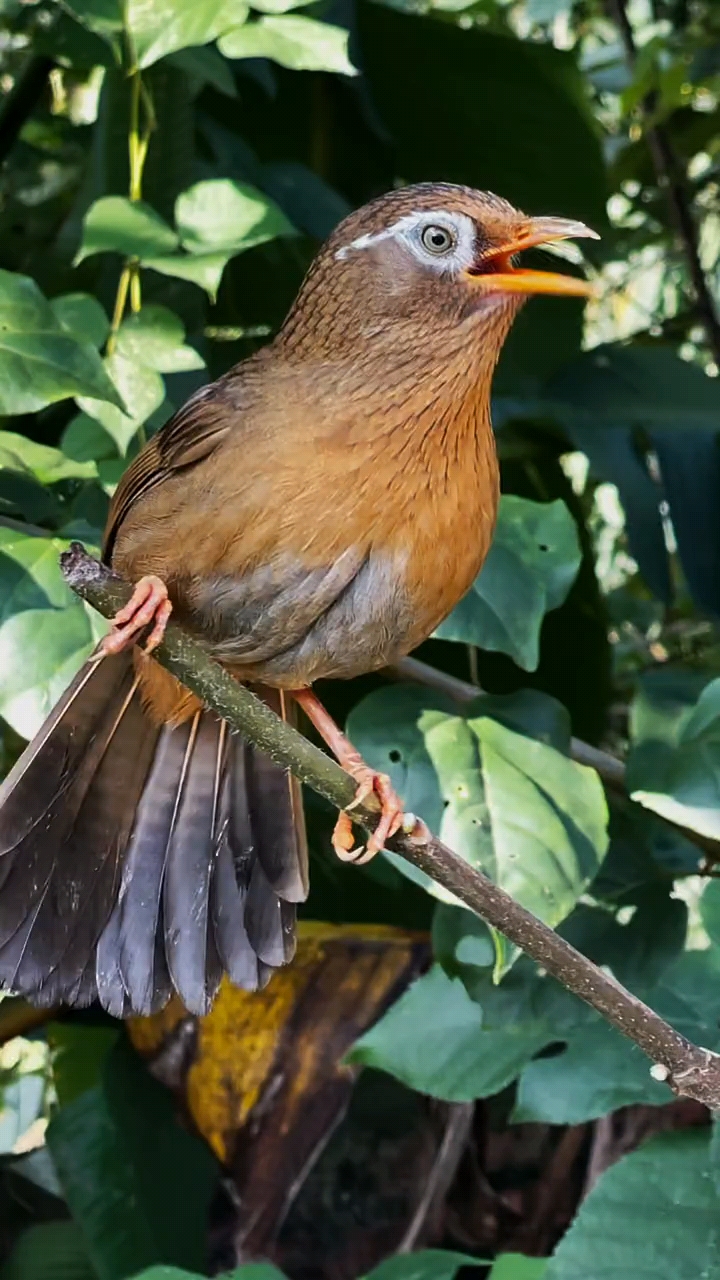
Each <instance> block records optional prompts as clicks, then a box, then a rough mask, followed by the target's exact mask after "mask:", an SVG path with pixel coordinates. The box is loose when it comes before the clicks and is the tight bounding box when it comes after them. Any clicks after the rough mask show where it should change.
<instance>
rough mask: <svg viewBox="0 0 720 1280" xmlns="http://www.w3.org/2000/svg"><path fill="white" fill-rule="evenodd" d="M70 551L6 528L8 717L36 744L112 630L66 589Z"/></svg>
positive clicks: (2, 689) (2, 630)
mask: <svg viewBox="0 0 720 1280" xmlns="http://www.w3.org/2000/svg"><path fill="white" fill-rule="evenodd" d="M66 546H67V544H66V543H65V542H62V541H61V540H60V539H58V538H40V537H28V536H27V535H26V534H23V533H19V532H16V531H15V530H13V529H4V528H0V715H2V716H3V717H4V718H5V719H6V720H7V721H8V723H9V724H10V725H12V727H13V729H14V730H15V731H16V733H19V734H20V735H21V736H22V737H25V738H31V737H32V736H33V734H34V733H36V732H37V730H38V729H39V728H40V725H41V724H42V722H43V720H45V718H46V717H47V716H48V715H49V714H50V712H51V710H52V708H53V706H54V705H55V703H56V702H57V700H58V698H59V697H60V695H61V693H62V692H63V690H64V689H65V688H66V686H67V685H68V683H69V682H70V680H71V679H72V677H73V676H74V674H75V672H76V671H77V669H78V667H79V666H80V664H81V662H83V661H84V659H85V658H86V657H87V656H88V654H89V653H90V650H91V649H92V648H93V646H94V644H95V643H96V642H97V640H98V639H99V638H100V636H101V635H103V634H104V631H105V629H106V628H105V623H104V622H103V621H102V619H99V617H98V615H97V614H94V613H91V611H90V610H88V609H86V607H85V606H84V605H83V604H82V602H81V601H80V600H78V598H77V596H76V595H75V594H74V592H72V591H71V590H70V588H69V587H68V586H66V585H65V582H64V580H63V577H62V574H61V573H60V568H59V563H58V562H59V556H60V552H61V551H64V550H65V549H66Z"/></svg>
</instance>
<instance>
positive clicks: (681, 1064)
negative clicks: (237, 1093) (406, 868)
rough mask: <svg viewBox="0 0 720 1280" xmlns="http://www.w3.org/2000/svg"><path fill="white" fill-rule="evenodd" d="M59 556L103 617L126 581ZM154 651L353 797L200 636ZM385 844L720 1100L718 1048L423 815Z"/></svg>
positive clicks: (267, 741)
mask: <svg viewBox="0 0 720 1280" xmlns="http://www.w3.org/2000/svg"><path fill="white" fill-rule="evenodd" d="M61 565H62V571H63V574H64V577H65V580H66V582H67V583H68V585H69V586H70V587H72V589H73V590H74V591H76V592H77V594H78V595H79V596H81V597H82V598H83V599H84V600H87V601H88V603H89V604H91V605H92V606H93V607H94V608H95V609H97V610H98V612H99V613H102V614H103V615H104V616H105V617H106V618H107V617H111V616H112V615H113V614H114V613H115V612H116V611H117V610H118V608H120V607H121V606H122V605H123V604H125V603H126V602H127V601H128V599H129V598H130V594H131V588H130V585H129V583H127V582H125V581H124V580H123V579H122V578H119V577H118V576H117V575H116V574H115V573H113V572H112V570H111V569H108V568H106V567H105V566H104V565H101V564H100V563H99V562H98V561H97V560H94V559H93V558H92V556H89V555H88V554H87V553H86V552H85V550H84V549H83V547H81V546H80V544H79V543H73V545H72V546H71V548H70V550H69V551H67V552H65V553H64V554H63V556H62V557H61ZM154 656H155V657H156V658H157V660H158V661H159V662H161V663H162V665H163V666H165V667H167V668H168V670H169V671H171V672H172V673H173V675H175V676H176V677H177V678H178V679H179V680H181V681H182V683H183V684H185V685H186V686H187V687H188V688H189V689H191V690H192V691H193V693H196V694H197V695H198V697H200V698H201V699H202V700H203V702H205V703H206V705H207V706H208V707H211V708H212V710H213V711H215V712H217V714H218V715H219V716H222V717H223V719H224V720H226V721H227V722H228V724H229V725H230V727H231V729H233V730H234V731H235V732H237V733H241V734H242V736H243V737H244V738H247V739H248V741H250V742H252V743H254V745H255V746H257V747H259V748H260V749H261V750H263V751H265V752H266V753H267V754H268V755H269V756H270V757H271V759H273V760H274V761H276V763H277V764H280V765H283V766H284V767H285V768H288V769H291V770H292V772H293V773H294V774H296V776H297V777H298V778H300V779H301V780H302V781H303V782H305V783H306V784H307V785H308V786H310V787H312V788H313V789H314V790H315V791H317V792H319V794H320V795H323V796H325V798H326V799H327V800H329V801H330V802H331V803H332V804H334V805H337V806H338V807H339V808H344V807H345V806H346V805H348V804H349V803H350V802H351V801H352V800H353V798H354V794H355V783H354V782H353V780H352V779H351V778H350V776H349V775H348V774H347V773H345V771H344V770H343V769H341V768H340V766H339V765H338V764H336V763H335V761H334V760H331V759H330V758H329V757H328V756H326V755H325V754H324V752H322V751H320V750H319V749H318V748H317V747H316V746H314V745H313V744H312V743H311V742H308V741H307V739H306V738H303V736H302V735H301V734H299V733H298V732H297V731H296V730H295V729H293V728H292V727H291V726H290V725H287V724H284V723H283V722H282V721H281V720H280V719H278V717H277V716H276V715H275V714H274V712H272V711H271V710H270V708H269V707H266V706H265V705H264V703H262V702H260V701H259V699H258V698H256V697H255V696H254V694H252V693H251V692H250V690H249V689H246V688H244V687H243V686H242V685H240V684H238V682H237V681H236V680H234V679H233V677H232V676H231V675H230V674H229V673H228V672H227V671H225V670H224V669H223V668H222V667H221V666H219V664H218V663H216V662H214V661H213V660H212V658H210V657H208V655H207V653H206V652H205V649H204V648H203V646H202V644H201V643H200V642H199V641H197V640H194V639H192V637H191V636H189V635H188V633H187V632H186V631H183V629H182V628H181V627H179V626H178V625H177V624H176V623H173V622H171V623H170V624H169V625H168V628H167V631H166V633H165V639H164V641H163V643H162V645H160V647H159V648H158V649H157V650H156V651H155V655H154ZM353 817H354V819H355V820H357V821H358V822H359V823H360V824H361V825H362V826H364V827H366V828H367V829H368V830H372V829H373V828H374V827H375V826H376V825H377V821H378V817H379V811H378V807H377V803H375V804H370V803H367V804H363V805H361V806H358V808H357V809H354V810H353ZM388 847H389V848H391V849H392V850H393V851H394V852H395V853H398V854H400V856H401V857H403V858H406V859H407V861H408V862H411V863H413V864H414V866H416V867H419V869H420V870H421V871H424V872H425V873H426V875H429V876H431V877H432V879H433V880H435V881H436V882H437V883H438V884H440V885H442V886H443V888H445V889H447V890H449V892H450V893H452V894H454V895H455V897H456V898H458V899H459V900H460V902H462V903H464V904H465V906H467V907H469V908H470V909H471V911H475V912H477V914H478V915H479V916H481V917H482V918H483V920H485V921H487V923H488V924H490V925H492V926H493V927H494V928H496V929H498V930H499V931H500V932H501V933H503V934H504V935H505V937H506V938H509V939H510V941H511V942H514V943H515V944H516V945H517V946H518V947H520V948H521V949H522V950H523V951H525V952H526V953H527V955H529V956H531V957H532V959H533V960H535V961H536V962H537V963H538V964H540V965H542V966H543V968H544V969H546V970H547V972H548V973H550V974H552V976H553V977H554V978H556V979H557V980H558V982H561V983H562V985H563V986H564V987H566V988H567V989H568V990H569V991H572V992H574V994H575V995H577V996H579V997H580V999H581V1000H584V1001H585V1002H586V1003H587V1004H589V1005H591V1006H592V1007H593V1008H594V1009H596V1010H597V1011H598V1013H600V1014H602V1016H603V1017H604V1018H606V1019H607V1020H608V1022H610V1023H612V1025H613V1026H615V1027H617V1029H618V1030H619V1031H621V1032H622V1033H623V1035H626V1036H628V1037H629V1039H631V1040H633V1041H634V1042H635V1044H637V1045H639V1047H640V1048H641V1049H642V1050H643V1051H644V1052H645V1053H646V1054H647V1055H648V1057H649V1058H650V1059H651V1060H652V1061H653V1062H654V1063H655V1064H656V1065H655V1067H654V1068H653V1072H654V1074H655V1075H656V1076H657V1077H658V1078H660V1079H666V1080H667V1082H668V1084H669V1085H670V1086H671V1088H672V1089H674V1091H675V1092H676V1093H679V1094H684V1095H685V1096H687V1097H690V1098H695V1099H696V1100H697V1101H698V1102H702V1103H705V1104H706V1105H707V1106H708V1107H711V1108H713V1109H716V1108H720V1055H718V1054H715V1053H712V1052H711V1051H710V1050H708V1049H703V1048H700V1047H699V1046H697V1045H694V1044H691V1042H690V1041H689V1040H686V1039H685V1037H684V1036H682V1035H680V1034H679V1032H677V1031H675V1030H674V1029H673V1028H672V1027H671V1026H670V1025H669V1024H668V1023H667V1022H665V1021H663V1019H662V1018H660V1017H658V1015H657V1014H656V1013H655V1012H654V1010H652V1009H651V1008H649V1006H648V1005H646V1004H644V1003H643V1002H642V1000H638V999H637V997H636V996H634V995H632V994H631V993H630V992H629V991H626V990H625V988H624V987H622V986H621V985H620V983H618V982H616V980H615V979H614V978H613V977H612V976H611V975H610V974H608V973H606V972H604V971H603V970H601V969H598V968H597V967H596V965H594V964H592V962H591V961H590V960H588V959H587V957H586V956H584V955H582V953H581V952H579V951H576V950H575V948H574V947H571V946H570V944H569V943H568V942H566V941H565V940H564V938H561V937H560V935H559V934H557V933H555V932H554V931H553V930H552V929H549V928H548V926H547V925H545V924H543V923H542V922H541V921H540V920H538V919H537V918H536V917H535V916H533V915H531V913H530V912H529V911H526V910H525V908H524V907H521V906H520V904H519V903H517V902H515V901H514V900H513V899H512V898H511V897H510V896H509V894H507V893H505V892H504V890H503V889H500V888H498V886H497V885H496V884H493V882H492V881H491V880H489V879H488V878H487V876H485V875H483V874H482V873H481V872H480V871H476V870H475V868H474V867H471V866H469V865H468V863H467V862H464V861H463V860H462V859H461V858H459V857H458V856H457V855H456V854H455V853H453V851H452V850H451V849H448V848H447V846H446V845H444V844H442V842H441V841H440V840H436V839H435V838H434V837H433V836H431V835H430V833H429V832H428V831H427V829H426V828H423V827H422V824H420V829H419V831H416V832H415V833H413V834H412V835H405V834H398V835H397V836H394V837H393V839H392V840H391V841H390V842H389V846H388Z"/></svg>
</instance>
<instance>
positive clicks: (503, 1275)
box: [488, 1253, 547, 1280]
mask: <svg viewBox="0 0 720 1280" xmlns="http://www.w3.org/2000/svg"><path fill="white" fill-rule="evenodd" d="M546 1267H547V1258H526V1257H525V1254H523V1253H501V1254H500V1256H499V1257H498V1258H496V1259H495V1262H494V1263H493V1268H492V1271H491V1272H490V1275H489V1276H488V1280H542V1277H543V1276H544V1275H545V1268H546Z"/></svg>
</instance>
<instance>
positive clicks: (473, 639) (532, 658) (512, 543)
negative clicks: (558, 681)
mask: <svg viewBox="0 0 720 1280" xmlns="http://www.w3.org/2000/svg"><path fill="white" fill-rule="evenodd" d="M581 558H582V553H581V550H580V543H579V540H578V535H577V529H576V526H575V521H574V520H573V518H572V516H571V515H570V512H569V511H568V509H567V507H566V506H565V503H564V502H561V501H560V500H559V499H558V501H556V502H547V503H540V502H530V501H528V500H527V499H526V498H518V497H515V496H514V495H506V496H504V497H503V498H502V500H501V503H500V512H499V516H498V525H497V530H496V533H495V538H494V541H493V544H492V547H491V548H490V553H489V555H488V558H487V560H486V562H485V565H484V567H483V570H482V572H481V574H480V576H479V577H478V578H477V580H476V581H475V584H474V585H473V587H472V588H471V590H470V591H469V592H468V594H467V595H466V596H465V597H464V599H463V600H461V602H460V604H459V605H457V606H456V608H455V609H454V610H453V612H452V613H451V614H450V616H449V618H447V619H446V620H445V622H443V623H441V625H440V626H439V627H438V629H437V631H436V633H435V634H436V636H437V637H438V639H440V640H459V641H462V642H463V643H465V644H472V645H477V646H478V648H480V649H492V650H499V651H500V652H501V653H508V654H509V655H510V657H511V658H513V659H514V660H515V662H517V664H518V666H520V667H523V668H524V669H525V670H526V671H534V670H535V668H536V667H537V664H538V661H539V646H540V628H541V626H542V622H543V618H544V616H545V614H546V613H547V612H548V610H549V609H557V608H558V606H559V605H561V604H562V603H563V601H564V600H565V598H566V596H567V594H568V591H569V590H570V588H571V586H572V584H573V582H574V580H575V577H576V575H577V571H578V569H579V568H580V561H581Z"/></svg>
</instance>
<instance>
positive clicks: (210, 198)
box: [175, 24, 319, 253]
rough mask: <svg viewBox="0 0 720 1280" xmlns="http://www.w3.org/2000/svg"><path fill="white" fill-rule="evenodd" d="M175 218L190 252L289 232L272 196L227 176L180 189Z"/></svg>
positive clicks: (243, 246) (241, 244)
mask: <svg viewBox="0 0 720 1280" xmlns="http://www.w3.org/2000/svg"><path fill="white" fill-rule="evenodd" d="M318 25H319V24H318ZM175 222H176V225H177V229H178V231H179V233H180V236H181V238H182V242H183V245H184V246H185V248H186V249H189V250H190V252H192V253H209V252H211V251H213V250H222V249H232V250H234V251H235V252H238V251H239V250H241V249H249V248H251V247H252V246H253V245H256V244H262V243H263V242H264V241H265V240H274V239H275V237H276V236H287V235H293V228H292V226H291V225H290V223H289V222H288V220H287V218H286V217H285V214H284V213H283V212H282V210H281V209H279V208H278V206H277V205H276V204H275V202H274V201H273V200H269V199H268V197H267V196H265V195H263V193H262V192H261V191H258V190H257V189H256V188H255V187H251V186H249V185H248V184H247V183H241V182H234V181H232V180H231V179H230V178H213V179H209V180H208V181H206V182H197V183H196V184H195V186H193V187H190V188H189V189H188V190H187V191H183V192H182V194H181V195H180V196H178V199H177V202H176V205H175Z"/></svg>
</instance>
